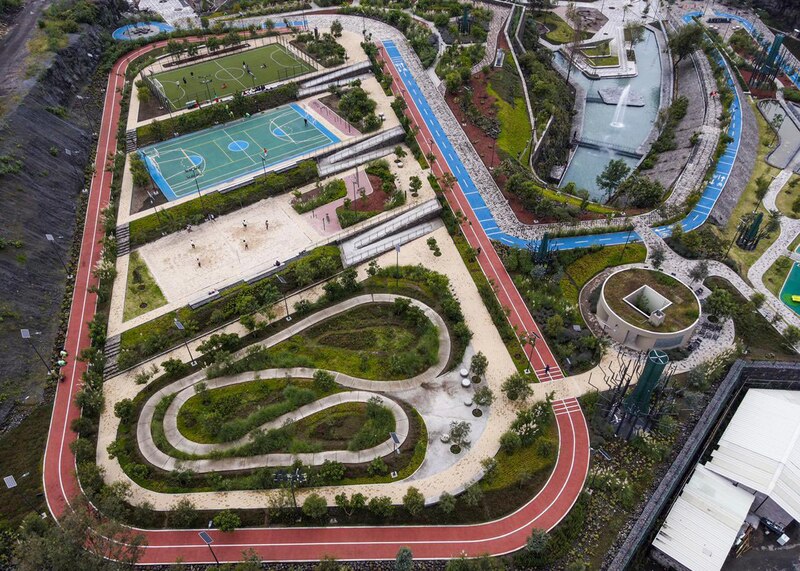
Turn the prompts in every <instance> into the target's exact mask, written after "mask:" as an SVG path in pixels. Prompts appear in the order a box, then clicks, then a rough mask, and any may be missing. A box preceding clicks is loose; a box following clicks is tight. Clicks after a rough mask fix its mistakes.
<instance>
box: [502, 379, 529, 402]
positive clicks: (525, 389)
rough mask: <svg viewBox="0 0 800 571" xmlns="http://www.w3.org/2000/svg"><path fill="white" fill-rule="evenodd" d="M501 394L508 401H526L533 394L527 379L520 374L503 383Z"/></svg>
mask: <svg viewBox="0 0 800 571" xmlns="http://www.w3.org/2000/svg"><path fill="white" fill-rule="evenodd" d="M502 389H503V392H504V393H505V395H506V398H507V399H508V400H510V401H517V400H518V401H522V402H524V401H526V400H528V398H529V397H530V396H531V395H532V394H533V389H532V388H531V385H530V382H529V381H528V378H527V377H525V375H523V374H522V373H514V374H513V375H511V376H510V377H508V378H507V379H506V380H505V381H503V385H502Z"/></svg>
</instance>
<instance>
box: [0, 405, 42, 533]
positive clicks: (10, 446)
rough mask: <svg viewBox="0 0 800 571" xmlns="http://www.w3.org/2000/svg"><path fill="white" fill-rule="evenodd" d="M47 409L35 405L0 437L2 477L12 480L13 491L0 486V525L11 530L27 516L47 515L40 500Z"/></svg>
mask: <svg viewBox="0 0 800 571" xmlns="http://www.w3.org/2000/svg"><path fill="white" fill-rule="evenodd" d="M50 409H51V407H50V406H49V405H38V406H37V407H36V408H34V409H33V410H32V411H31V413H30V414H29V415H28V417H27V418H25V420H23V421H22V422H21V423H20V425H19V426H17V427H16V428H14V429H12V430H9V431H8V432H6V433H5V434H3V435H2V436H0V458H2V459H3V462H2V464H3V473H2V476H3V477H5V476H14V479H15V480H16V481H17V487H16V488H13V489H11V490H9V489H8V488H7V487H6V486H0V504H2V506H3V511H2V515H0V522H3V521H5V522H8V523H9V524H10V525H11V526H12V527H15V528H16V526H17V525H19V524H20V522H21V521H22V518H24V517H25V516H26V515H27V514H28V513H30V512H33V511H35V512H38V513H41V512H43V511H47V508H46V506H45V501H44V496H42V495H41V494H42V455H43V454H44V445H45V441H46V440H47V430H48V428H49V426H50Z"/></svg>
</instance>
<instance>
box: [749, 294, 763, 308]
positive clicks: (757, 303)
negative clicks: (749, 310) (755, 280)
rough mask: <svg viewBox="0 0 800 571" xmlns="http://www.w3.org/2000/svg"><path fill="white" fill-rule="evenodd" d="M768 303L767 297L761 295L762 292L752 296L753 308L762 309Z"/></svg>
mask: <svg viewBox="0 0 800 571" xmlns="http://www.w3.org/2000/svg"><path fill="white" fill-rule="evenodd" d="M766 301H767V296H766V295H764V294H763V293H761V292H760V291H757V292H755V293H754V294H753V295H752V296H750V303H752V304H753V307H755V308H756V309H761V306H762V305H764V303H765V302H766Z"/></svg>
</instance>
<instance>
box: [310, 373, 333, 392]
mask: <svg viewBox="0 0 800 571" xmlns="http://www.w3.org/2000/svg"><path fill="white" fill-rule="evenodd" d="M335 386H336V382H335V377H334V376H333V374H332V373H329V372H328V371H324V370H322V369H317V370H316V371H314V388H316V389H317V390H318V391H321V392H328V391H331V390H333V388H334V387H335Z"/></svg>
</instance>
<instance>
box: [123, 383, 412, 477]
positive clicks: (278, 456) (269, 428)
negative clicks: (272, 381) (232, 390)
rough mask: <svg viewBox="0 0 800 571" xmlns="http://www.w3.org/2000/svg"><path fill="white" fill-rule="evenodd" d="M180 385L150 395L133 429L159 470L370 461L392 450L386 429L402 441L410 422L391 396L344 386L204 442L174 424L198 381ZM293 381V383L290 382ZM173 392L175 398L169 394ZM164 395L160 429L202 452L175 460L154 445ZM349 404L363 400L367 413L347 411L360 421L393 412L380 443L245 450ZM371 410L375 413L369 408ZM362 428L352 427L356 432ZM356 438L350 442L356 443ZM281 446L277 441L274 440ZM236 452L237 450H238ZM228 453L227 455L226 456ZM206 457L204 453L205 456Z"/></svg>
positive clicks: (177, 444)
mask: <svg viewBox="0 0 800 571" xmlns="http://www.w3.org/2000/svg"><path fill="white" fill-rule="evenodd" d="M282 372H283V371H281V370H268V371H262V372H260V374H261V376H265V377H268V378H269V377H273V376H277V374H280V373H282ZM304 372H305V371H297V373H301V374H302V373H304ZM258 376H259V373H258V372H256V373H245V374H241V375H237V376H235V377H221V378H217V379H213V380H210V381H208V389H207V390H209V391H212V390H214V389H218V388H222V387H227V386H231V385H235V384H241V383H248V382H252V381H253V380H254V379H257V378H258ZM201 382H203V381H197V382H196V383H193V384H190V385H188V386H184V387H183V388H182V389H180V390H179V391H178V392H173V393H172V394H170V395H165V394H164V393H165V392H169V391H171V390H175V387H174V385H171V386H168V387H166V388H165V389H163V390H162V391H159V392H158V393H156V394H155V395H153V396H152V397H151V398H150V399H149V400H148V402H147V404H146V405H145V408H144V410H143V411H142V415H141V420H140V422H139V424H138V429H137V434H138V440H139V447H140V450H141V452H142V455H143V456H144V457H145V459H146V460H147V461H148V462H150V463H151V464H153V465H154V466H157V467H158V468H161V469H162V470H175V469H177V468H179V467H180V468H181V469H190V470H192V471H194V472H197V473H207V472H222V471H231V470H246V469H253V468H261V467H264V466H271V467H274V466H289V465H291V464H292V463H293V462H295V461H297V460H299V461H301V462H302V463H303V464H307V465H310V466H318V465H320V464H322V463H323V462H325V461H336V462H341V463H342V464H360V463H364V462H369V461H371V460H374V459H375V458H380V457H382V456H387V455H389V454H391V453H392V452H393V451H394V448H395V443H394V441H393V440H392V438H390V437H389V432H395V433H396V434H397V438H398V443H397V445H400V444H402V443H403V442H404V441H405V439H406V437H407V436H408V427H409V421H408V416H407V415H406V413H405V411H404V410H403V408H402V407H401V406H400V405H399V404H397V403H396V402H395V401H393V400H390V399H385V398H381V397H379V396H378V395H376V394H375V393H371V392H367V391H345V392H339V393H335V394H332V395H330V396H327V397H323V398H321V399H318V400H314V401H312V402H310V403H309V404H306V405H303V406H301V407H299V408H297V409H295V410H293V411H291V412H287V413H285V414H282V415H280V416H278V417H277V418H275V419H274V420H270V421H268V422H266V423H264V424H262V425H261V426H259V427H257V428H254V429H253V430H251V431H250V432H248V434H247V435H246V436H244V437H242V438H239V439H236V440H233V441H231V442H225V443H213V444H203V443H198V442H194V441H192V440H189V439H188V438H186V437H185V436H183V435H182V434H181V432H180V430H179V429H178V413H179V410H180V408H181V407H182V406H183V405H184V404H185V403H186V402H187V401H188V400H189V399H190V398H192V397H196V396H197V395H196V394H195V389H196V387H197V386H198V384H199V383H201ZM292 386H293V385H292ZM173 397H174V398H173ZM163 398H173V400H172V402H171V403H170V405H169V407H168V408H167V410H166V413H165V415H164V420H163V422H164V434H165V436H166V439H167V442H168V443H169V444H170V445H171V446H172V447H173V448H175V449H176V450H177V451H179V452H181V453H183V454H188V455H192V456H198V457H200V458H199V459H197V460H187V459H177V458H174V457H172V456H170V455H168V454H167V453H165V452H163V451H162V450H160V449H159V448H158V446H156V444H155V442H154V441H153V433H152V430H151V424H152V422H153V415H154V413H155V409H156V407H157V406H158V403H159V402H160V401H161V399H163ZM347 403H362V404H364V405H366V407H365V408H366V414H365V415H358V414H353V413H352V411H351V412H350V415H351V416H352V417H353V418H354V419H356V420H358V421H359V422H361V417H362V416H366V419H365V420H366V421H367V422H369V421H370V420H371V419H372V417H373V415H375V416H377V415H379V414H381V412H382V411H387V412H388V413H390V414H391V418H392V419H393V421H394V422H393V424H392V425H391V429H392V430H387V431H386V433H385V436H386V439H385V440H383V441H381V442H380V443H379V444H377V445H374V446H371V447H369V448H365V449H360V450H322V451H317V452H301V453H291V451H289V450H287V451H285V452H274V453H269V454H253V455H249V454H248V452H252V451H253V450H257V449H258V447H259V446H261V447H269V444H268V443H263V444H262V443H261V440H268V439H269V438H270V436H272V437H273V438H274V439H275V440H280V441H285V440H291V439H290V438H286V436H288V435H284V433H283V432H281V431H286V430H287V429H290V428H291V427H292V425H294V424H295V423H299V421H302V420H304V419H310V418H313V417H314V415H317V414H319V413H327V414H333V415H335V414H336V412H337V409H340V408H342V407H341V406H340V405H344V404H347ZM371 409H375V412H371ZM359 434H361V432H358V431H357V432H355V436H358V435H359ZM355 441H356V439H355V438H354V439H353V440H351V442H355ZM278 446H279V447H280V444H278ZM237 453H240V454H241V455H239V454H237ZM212 454H213V455H218V454H221V455H223V456H225V457H222V458H208V457H207V456H209V455H212ZM228 454H230V455H228ZM203 456H206V458H203Z"/></svg>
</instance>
